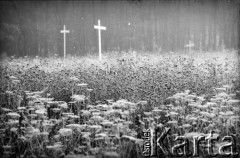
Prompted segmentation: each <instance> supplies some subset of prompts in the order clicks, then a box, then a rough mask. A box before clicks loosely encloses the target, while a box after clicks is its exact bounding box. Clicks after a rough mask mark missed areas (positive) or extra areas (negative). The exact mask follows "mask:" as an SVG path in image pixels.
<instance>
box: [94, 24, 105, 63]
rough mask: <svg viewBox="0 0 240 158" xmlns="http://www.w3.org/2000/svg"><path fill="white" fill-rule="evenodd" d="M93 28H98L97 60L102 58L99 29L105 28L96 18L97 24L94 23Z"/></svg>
mask: <svg viewBox="0 0 240 158" xmlns="http://www.w3.org/2000/svg"><path fill="white" fill-rule="evenodd" d="M94 29H98V51H99V60H102V48H101V30H106V27H104V26H101V25H100V20H98V25H94Z"/></svg>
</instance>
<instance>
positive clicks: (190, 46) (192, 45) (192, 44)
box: [184, 41, 194, 52]
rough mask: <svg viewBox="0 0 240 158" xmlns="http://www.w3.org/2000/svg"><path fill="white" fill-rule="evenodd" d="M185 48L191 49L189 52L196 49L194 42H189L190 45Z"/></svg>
mask: <svg viewBox="0 0 240 158" xmlns="http://www.w3.org/2000/svg"><path fill="white" fill-rule="evenodd" d="M184 47H187V48H189V52H191V51H192V47H194V43H192V41H189V43H188V44H187V45H185V46H184Z"/></svg>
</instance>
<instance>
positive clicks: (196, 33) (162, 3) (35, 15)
mask: <svg viewBox="0 0 240 158" xmlns="http://www.w3.org/2000/svg"><path fill="white" fill-rule="evenodd" d="M239 5H240V3H239V0H141V1H136V0H135V1H133V0H122V1H120V0H115V1H114V0H108V1H106V0H104V1H103V0H101V1H100V0H94V1H83V0H82V1H9V2H8V1H1V2H0V7H1V15H0V16H1V17H0V44H1V47H0V49H1V50H0V52H1V53H4V52H5V53H7V54H8V55H17V56H24V55H32V56H35V55H39V56H49V55H53V54H59V55H62V54H63V34H61V33H60V30H62V29H63V25H64V24H65V25H66V27H67V29H69V30H70V33H69V34H67V53H68V54H72V55H86V54H88V53H92V52H96V51H98V38H97V35H98V34H97V31H96V30H95V29H94V28H93V26H94V25H96V24H97V20H98V19H100V20H101V24H102V25H103V26H106V27H107V30H106V31H104V32H103V33H102V49H103V51H128V50H129V49H133V50H142V51H154V52H160V51H161V50H162V51H176V50H184V49H185V48H184V45H186V44H187V43H188V41H189V40H191V41H193V42H194V44H195V47H194V49H195V50H203V51H209V50H219V49H222V48H223V47H224V48H226V49H237V48H239V47H240V42H239V18H240V11H239V8H240V7H239Z"/></svg>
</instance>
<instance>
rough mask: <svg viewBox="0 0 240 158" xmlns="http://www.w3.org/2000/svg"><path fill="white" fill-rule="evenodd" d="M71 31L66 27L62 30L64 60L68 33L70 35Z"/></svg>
mask: <svg viewBox="0 0 240 158" xmlns="http://www.w3.org/2000/svg"><path fill="white" fill-rule="evenodd" d="M69 32H70V31H69V30H66V26H65V25H63V30H61V32H60V33H63V53H64V59H65V57H66V33H69Z"/></svg>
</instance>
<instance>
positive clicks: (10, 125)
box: [0, 52, 240, 158]
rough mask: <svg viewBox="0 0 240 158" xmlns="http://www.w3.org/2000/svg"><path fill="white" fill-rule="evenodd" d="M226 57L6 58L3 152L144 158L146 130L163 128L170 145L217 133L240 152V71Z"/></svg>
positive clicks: (22, 154) (2, 122) (2, 104)
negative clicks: (183, 138)
mask: <svg viewBox="0 0 240 158" xmlns="http://www.w3.org/2000/svg"><path fill="white" fill-rule="evenodd" d="M225 54H227V53H226V52H224V54H223V55H222V56H220V57H216V56H212V55H209V54H208V58H200V57H197V58H196V57H191V56H184V55H181V56H179V55H174V54H173V55H167V56H158V57H156V56H151V55H141V56H138V55H137V54H135V53H132V54H125V55H122V56H121V57H119V56H118V57H112V58H111V59H110V58H106V59H104V60H103V61H102V62H98V61H97V60H95V59H92V58H84V59H78V58H70V57H69V58H67V59H66V60H63V59H61V58H57V57H52V58H48V59H45V58H44V59H42V58H39V57H36V58H29V57H24V58H17V59H15V58H7V59H5V60H2V61H1V87H0V88H1V89H0V90H1V110H0V112H1V153H2V154H3V155H4V156H6V157H8V156H10V155H11V156H12V157H16V156H19V157H20V156H21V157H50V156H52V157H77V156H79V157H83V155H85V156H86V157H129V158H130V157H143V155H142V143H143V140H142V136H141V132H142V131H143V130H144V129H145V128H159V129H160V130H162V129H163V128H164V127H171V129H172V131H171V132H172V133H171V136H170V137H169V138H168V139H167V142H166V143H167V144H168V145H169V146H173V144H172V142H173V140H174V138H175V137H176V136H177V134H178V135H184V136H186V137H189V138H190V137H191V136H193V135H196V134H197V135H206V134H208V133H209V131H210V130H213V131H214V132H215V135H214V136H217V135H219V136H220V137H223V136H225V135H228V134H232V135H234V136H235V137H236V139H237V141H236V142H237V148H238V149H239V147H240V146H239V142H240V139H239V133H240V129H239V125H240V122H239V116H238V115H239V105H240V101H239V100H238V97H239V89H238V88H239V87H240V86H239V80H238V79H239V71H238V70H239V69H238V67H239V65H238V61H237V60H236V58H234V57H232V55H231V53H229V54H227V55H225ZM221 143H222V142H218V143H216V144H215V147H216V148H217V147H219V146H220V145H221ZM205 145H206V144H205ZM203 146H204V144H203ZM200 157H207V155H206V154H205V152H204V151H203V150H201V156H200Z"/></svg>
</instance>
